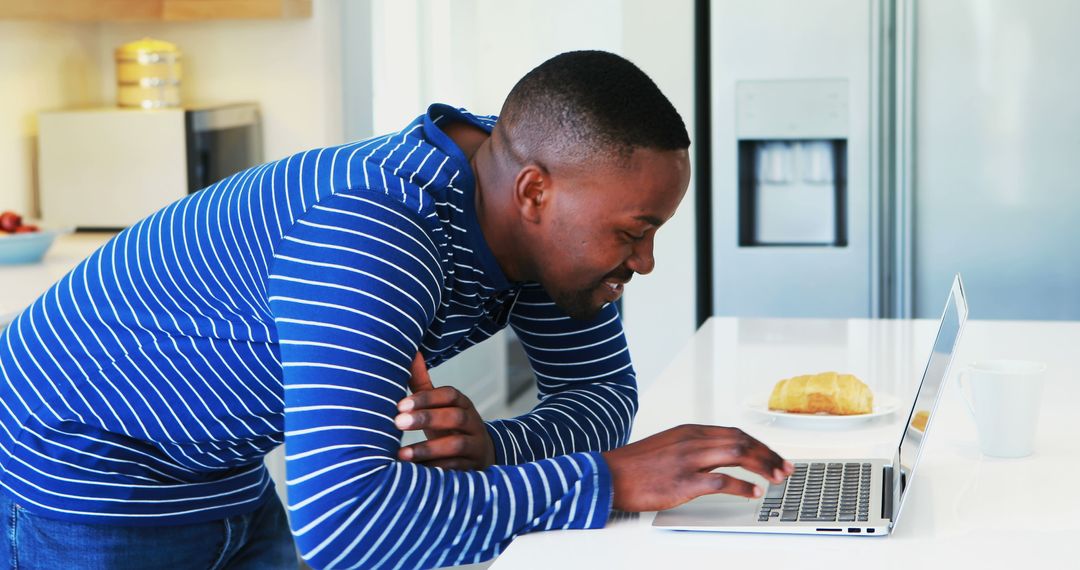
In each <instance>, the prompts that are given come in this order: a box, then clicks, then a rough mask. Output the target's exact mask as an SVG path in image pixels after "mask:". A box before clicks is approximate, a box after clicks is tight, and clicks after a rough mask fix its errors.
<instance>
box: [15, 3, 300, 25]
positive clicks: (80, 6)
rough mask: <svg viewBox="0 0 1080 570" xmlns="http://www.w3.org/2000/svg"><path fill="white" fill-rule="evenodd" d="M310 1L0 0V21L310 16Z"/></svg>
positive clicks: (256, 18)
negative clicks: (42, 0)
mask: <svg viewBox="0 0 1080 570" xmlns="http://www.w3.org/2000/svg"><path fill="white" fill-rule="evenodd" d="M311 2H312V0H49V1H48V2H36V1H27V0H0V20H52V21H66V22H136V21H159V22H184V21H200V20H270V19H289V18H310V17H311Z"/></svg>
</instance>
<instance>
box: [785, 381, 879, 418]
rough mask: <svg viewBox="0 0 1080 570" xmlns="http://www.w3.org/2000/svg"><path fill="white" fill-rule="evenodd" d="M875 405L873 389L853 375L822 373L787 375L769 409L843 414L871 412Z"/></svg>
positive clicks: (804, 412) (802, 412) (801, 412)
mask: <svg viewBox="0 0 1080 570" xmlns="http://www.w3.org/2000/svg"><path fill="white" fill-rule="evenodd" d="M873 407H874V394H873V393H872V392H871V391H870V388H869V387H868V386H867V385H866V384H863V383H862V381H860V380H859V379H858V378H856V377H855V376H852V375H851V374H837V373H836V372H822V373H821V374H807V375H805V376H796V377H794V378H787V379H785V380H781V381H779V382H777V383H776V386H775V387H774V388H773V391H772V395H771V396H769V409H770V410H779V411H784V412H795V413H800V414H817V413H822V412H824V413H826V414H833V415H839V416H850V415H857V414H869V413H870V412H871V410H872V409H873Z"/></svg>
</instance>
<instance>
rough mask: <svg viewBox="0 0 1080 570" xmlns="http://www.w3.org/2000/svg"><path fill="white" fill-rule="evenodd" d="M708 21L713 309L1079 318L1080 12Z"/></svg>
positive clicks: (889, 5) (1047, 0) (800, 15)
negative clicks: (956, 282)
mask: <svg viewBox="0 0 1080 570" xmlns="http://www.w3.org/2000/svg"><path fill="white" fill-rule="evenodd" d="M708 12H709V14H708V41H709V47H708V60H709V61H708V66H707V69H708V75H709V80H708V102H709V111H710V113H711V120H710V124H711V128H710V132H709V134H710V138H711V160H710V170H711V192H710V196H709V199H710V200H711V204H710V205H709V207H708V212H709V214H710V217H711V220H710V222H711V230H710V232H709V235H708V238H707V239H709V244H708V245H709V246H710V247H711V255H709V261H710V264H709V265H710V267H709V269H710V275H711V279H712V283H711V297H710V299H709V300H710V301H711V312H712V313H713V314H717V315H737V316H796V317H909V316H914V317H933V318H936V317H937V316H938V312H939V311H940V305H941V299H942V298H944V295H945V293H946V292H947V291H948V288H949V283H950V282H951V280H952V276H953V275H954V274H955V273H957V272H960V273H963V275H964V279H965V283H966V285H967V289H968V294H969V300H970V303H971V307H972V309H971V310H972V316H973V317H974V318H983V319H1078V318H1080V255H1077V254H1076V253H1074V249H1075V248H1076V247H1077V244H1080V223H1077V221H1076V219H1077V218H1078V217H1080V73H1078V72H1077V70H1078V69H1080V68H1078V64H1077V61H1078V59H1080V35H1078V34H1076V33H1075V26H1076V23H1077V22H1080V2H1075V1H1071V0H1027V1H1019V0H923V1H916V0H807V1H798V2H795V1H790V0H716V1H713V2H710V3H709V4H708Z"/></svg>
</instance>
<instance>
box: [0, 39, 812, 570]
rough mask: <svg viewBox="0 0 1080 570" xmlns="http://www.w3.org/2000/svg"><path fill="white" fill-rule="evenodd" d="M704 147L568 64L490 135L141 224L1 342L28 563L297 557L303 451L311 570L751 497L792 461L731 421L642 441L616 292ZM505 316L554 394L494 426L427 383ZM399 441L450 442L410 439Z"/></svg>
mask: <svg viewBox="0 0 1080 570" xmlns="http://www.w3.org/2000/svg"><path fill="white" fill-rule="evenodd" d="M688 146H689V138H688V136H687V134H686V129H685V127H684V126H683V123H682V120H681V119H680V118H679V116H678V114H677V113H676V111H675V110H674V108H673V107H672V106H671V104H670V103H669V102H668V101H667V99H666V98H665V97H664V96H663V95H662V94H661V93H660V91H659V90H658V89H657V88H656V86H655V84H653V83H652V81H651V80H650V79H649V78H648V77H647V76H645V74H644V73H642V72H641V71H640V70H639V69H637V68H636V67H635V66H634V65H633V64H631V63H630V62H628V61H626V60H624V59H622V58H620V57H618V56H615V55H612V54H607V53H603V52H574V53H568V54H563V55H560V56H557V57H555V58H553V59H551V60H549V61H547V62H545V63H544V64H542V65H540V66H539V67H538V68H536V69H534V70H533V71H532V72H530V73H529V74H528V75H526V76H525V77H524V78H523V79H522V80H521V81H520V82H519V83H518V84H517V85H516V86H515V87H514V89H513V91H512V92H511V93H510V95H509V96H508V98H507V100H506V102H505V104H504V106H503V109H502V113H501V117H500V119H499V120H498V121H496V119H495V118H494V117H479V116H474V115H471V114H469V113H467V112H465V111H463V110H456V109H453V108H451V107H447V106H444V105H433V106H432V107H431V108H430V109H429V110H428V112H427V114H425V115H423V116H421V117H420V118H418V119H417V120H416V121H414V122H413V123H412V124H410V125H409V126H407V127H406V128H405V129H403V130H402V131H400V132H398V133H394V134H392V135H388V136H384V137H378V138H375V139H371V140H369V141H364V142H359V143H352V144H347V145H342V146H340V147H334V148H327V149H321V150H314V151H309V152H304V153H301V154H298V155H296V156H292V157H289V158H286V159H283V160H280V161H277V162H273V163H269V164H266V165H263V166H260V167H257V168H253V169H251V170H248V171H246V172H242V173H239V174H237V175H235V176H232V177H230V178H227V179H225V180H223V181H221V182H219V183H217V184H215V185H213V186H211V187H209V188H207V189H205V190H203V191H201V192H198V193H196V194H194V195H192V196H190V197H188V198H186V199H183V200H180V201H179V202H176V203H174V204H172V205H171V206H169V207H167V208H165V209H163V210H161V211H159V212H157V213H156V214H154V215H153V216H151V217H149V218H147V219H146V220H144V221H142V222H140V223H138V224H136V225H135V226H133V227H131V228H129V229H128V230H126V231H124V232H122V233H121V234H120V235H118V236H117V237H116V238H115V239H113V240H112V241H110V242H109V243H108V244H107V245H106V246H104V247H103V248H102V249H101V250H99V251H98V252H96V253H95V254H94V255H92V256H91V257H90V258H89V259H87V260H86V261H84V262H83V263H82V264H80V265H79V266H78V267H77V268H76V269H75V270H74V271H72V273H71V274H69V275H68V276H67V277H65V278H64V279H63V280H61V281H60V282H59V283H57V284H56V285H55V286H54V287H53V288H51V289H50V290H49V291H48V292H46V293H45V294H44V295H43V296H42V297H41V298H40V299H38V300H37V301H36V302H35V303H34V304H33V305H32V306H31V307H30V308H28V309H27V310H26V311H25V312H24V313H23V314H21V315H20V316H19V317H18V318H17V319H16V320H15V321H14V322H13V323H12V324H11V325H10V326H9V327H8V329H7V330H5V331H4V333H3V336H2V337H0V378H2V379H3V382H2V383H0V402H2V405H3V410H0V425H2V426H3V430H0V444H2V448H0V463H2V467H3V472H2V474H0V487H2V490H3V497H4V499H3V501H2V503H0V508H2V509H3V510H4V512H3V520H4V523H3V524H4V525H6V527H7V529H6V530H7V531H8V532H5V533H4V536H5V538H4V540H9V541H10V548H11V550H10V552H11V553H12V559H13V560H16V559H17V560H18V562H19V564H20V567H53V568H60V567H62V568H83V567H95V568H97V567H100V568H136V567H138V568H145V567H192V568H204V567H213V568H218V567H229V568H241V567H252V568H272V567H281V568H285V567H289V566H290V565H292V566H293V567H295V564H296V560H295V555H294V554H293V546H292V542H291V541H290V540H289V539H288V538H289V528H288V527H287V526H286V523H285V518H284V513H283V511H282V508H281V505H280V504H279V503H278V501H277V499H276V496H275V493H274V492H273V489H272V483H271V481H270V479H269V477H268V475H267V472H266V469H265V467H264V466H263V464H262V458H263V456H264V455H265V454H266V453H267V452H268V451H270V450H271V449H273V448H274V447H276V446H277V445H279V444H281V443H283V442H284V443H285V452H286V470H287V482H286V483H287V485H288V496H289V507H288V508H289V511H290V517H289V518H290V519H291V526H292V529H291V531H292V535H293V536H294V537H295V540H296V544H297V546H298V547H299V550H300V553H301V554H302V555H303V557H304V558H305V559H306V560H307V561H308V563H309V564H311V565H312V566H313V567H316V568H370V567H401V568H413V567H417V568H419V567H433V566H443V565H450V564H458V563H462V562H471V561H480V560H484V559H488V558H491V557H492V556H494V555H496V554H497V553H498V552H499V551H500V550H501V549H502V548H504V547H505V546H506V545H507V544H508V543H509V542H510V541H511V540H512V539H513V538H514V537H515V536H517V535H519V534H522V533H526V532H532V531H538V530H549V529H558V528H595V527H601V526H603V525H604V522H605V520H606V518H607V516H608V513H609V511H610V510H611V509H612V508H619V509H624V510H654V509H661V508H667V507H671V506H674V505H677V504H679V503H682V502H685V501H687V500H689V499H691V498H693V497H696V496H699V495H702V494H705V493H713V492H727V493H735V494H741V495H746V496H756V495H759V494H760V493H761V490H760V489H759V488H755V487H754V486H752V485H750V484H748V483H746V482H742V481H737V480H734V479H731V478H729V477H726V476H724V475H719V474H712V473H709V472H710V471H711V470H712V469H714V468H715V467H718V466H721V465H741V466H744V467H746V468H748V469H750V470H752V471H755V472H758V473H760V474H762V475H764V476H766V477H767V478H769V479H770V480H773V481H779V480H781V479H782V478H783V477H785V476H786V475H787V474H788V473H790V470H791V466H790V464H787V463H786V462H784V461H783V460H782V459H781V458H780V457H778V456H777V455H776V454H775V453H773V452H772V451H770V450H769V449H767V448H766V447H764V446H763V445H761V444H760V443H758V442H756V441H754V440H753V439H751V438H749V437H748V436H746V435H745V434H743V433H742V432H739V431H737V430H731V429H727V428H716V427H704V426H684V427H680V428H675V429H673V430H670V431H667V432H663V433H661V434H658V435H656V436H653V437H651V438H648V439H645V440H643V441H641V442H638V443H635V444H633V445H629V446H625V444H626V440H627V437H628V434H629V431H630V424H631V421H632V419H633V416H634V413H635V411H636V407H637V399H636V389H635V382H634V373H633V369H632V367H631V363H630V357H629V355H628V354H627V348H626V342H625V340H624V337H623V332H622V326H621V324H620V321H619V317H618V314H617V311H616V308H615V305H613V304H612V303H613V302H614V301H615V300H617V299H618V298H619V296H620V295H621V293H622V290H623V287H624V286H625V285H626V283H627V282H628V281H630V279H631V277H632V276H633V275H634V274H635V273H641V274H646V273H649V272H650V271H652V269H653V264H654V260H653V254H652V249H653V238H654V235H655V233H656V231H657V229H658V228H659V227H660V226H661V225H662V224H663V223H664V222H665V221H666V220H668V219H669V218H670V217H671V216H672V215H673V214H674V212H675V209H676V207H677V205H678V204H679V202H680V201H681V200H682V197H683V195H684V194H685V192H686V188H687V185H688V180H689V176H690V168H689V159H688V155H687V150H686V149H687V147H688ZM507 324H510V325H511V326H513V327H514V329H515V330H516V331H517V333H518V335H519V336H520V337H521V339H522V343H523V344H524V346H525V347H526V349H527V351H528V353H529V357H530V361H531V363H532V366H533V369H534V371H535V373H536V377H537V380H538V384H539V389H540V397H541V399H540V403H539V404H538V405H537V407H536V408H535V409H534V410H533V411H532V412H531V413H529V414H526V415H524V416H522V417H519V418H515V419H511V420H503V421H493V422H488V423H484V422H483V421H482V420H481V419H480V418H479V416H478V415H477V414H476V411H475V410H474V409H473V407H472V404H471V403H470V402H469V401H468V399H467V398H465V397H464V396H463V395H462V394H460V393H459V392H457V391H456V390H454V389H452V388H449V387H443V388H433V387H431V386H430V381H429V380H427V376H426V367H427V366H435V365H438V364H439V363H441V362H443V361H444V360H446V359H447V358H450V357H452V356H453V355H455V354H457V353H459V352H460V351H462V350H464V349H466V348H468V347H469V346H472V345H473V344H476V343H478V342H481V341H482V340H484V339H486V338H488V337H489V336H491V335H492V334H494V333H495V332H496V331H498V330H499V329H501V328H502V327H504V326H506V325H507ZM409 385H411V386H412V388H413V390H414V393H413V394H412V395H411V396H410V395H408V391H407V386H409ZM401 430H424V431H425V432H426V433H427V435H428V437H429V439H428V440H427V441H426V442H423V443H419V444H416V445H412V446H408V447H404V448H402V447H401V446H400V441H401V435H402V432H401ZM620 446H624V447H620Z"/></svg>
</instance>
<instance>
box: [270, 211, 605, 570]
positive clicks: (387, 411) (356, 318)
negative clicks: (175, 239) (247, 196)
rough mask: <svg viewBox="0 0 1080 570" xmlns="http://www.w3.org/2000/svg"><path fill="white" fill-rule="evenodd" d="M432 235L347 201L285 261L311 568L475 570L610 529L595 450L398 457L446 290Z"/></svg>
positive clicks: (313, 219) (297, 514) (292, 464)
mask: <svg viewBox="0 0 1080 570" xmlns="http://www.w3.org/2000/svg"><path fill="white" fill-rule="evenodd" d="M421 224H422V221H421V220H420V219H419V218H418V216H415V215H414V214H412V213H410V212H407V211H406V210H405V209H404V207H403V206H402V205H400V204H399V203H395V202H393V201H392V200H389V199H384V198H383V197H382V196H381V195H377V194H371V195H368V193H366V192H365V193H345V194H341V193H339V194H337V195H335V196H333V197H330V198H327V199H326V200H324V201H323V202H322V203H320V204H317V205H315V206H313V207H312V209H310V210H309V211H308V212H307V213H306V214H304V216H303V217H301V218H300V219H299V220H297V222H296V223H295V224H294V226H293V227H292V228H291V229H290V230H289V231H288V232H287V234H286V236H285V237H284V238H283V240H282V241H281V243H280V244H279V247H278V248H277V250H276V252H275V256H274V257H275V260H274V264H273V267H272V270H271V272H270V276H269V282H268V294H269V299H268V301H269V306H270V310H271V312H272V314H273V316H274V322H275V324H276V330H277V336H278V341H279V348H280V356H281V363H282V368H283V372H284V392H285V393H284V397H285V453H286V455H285V460H286V473H287V481H286V484H287V486H288V498H289V501H288V502H289V507H288V508H289V511H290V524H291V526H292V530H293V534H294V536H295V537H296V542H297V545H298V547H299V549H300V552H301V555H302V556H303V558H304V560H306V561H307V562H308V564H310V565H311V566H312V567H314V568H381V567H409V568H429V567H436V566H443V565H450V564H461V563H469V562H478V561H482V560H486V559H488V558H491V557H493V556H495V555H496V554H498V553H499V552H500V551H501V550H502V549H503V548H504V547H505V546H506V545H507V544H509V542H510V541H511V540H512V539H513V537H515V536H517V535H520V534H522V533H526V532H530V531H533V530H539V529H551V528H595V527H601V526H603V525H604V523H605V521H606V518H607V515H608V512H609V510H610V504H611V479H610V474H609V472H608V470H607V466H606V464H605V463H604V461H603V459H602V458H601V457H600V456H599V455H598V454H596V453H579V454H573V455H567V456H563V457H558V458H552V459H547V460H543V461H538V462H534V463H528V464H522V465H516V466H495V467H491V468H489V469H486V470H484V471H446V470H442V469H438V468H428V467H423V466H419V465H415V464H413V463H408V462H401V461H397V460H396V456H397V450H398V448H399V447H400V444H401V443H400V442H401V435H402V433H401V432H400V431H399V430H398V429H397V428H396V427H395V426H394V423H393V417H394V416H395V415H396V414H397V403H398V401H400V400H401V398H403V397H404V396H405V395H406V386H407V384H408V376H409V364H410V362H411V361H412V356H413V355H414V354H415V353H416V348H417V346H418V344H419V342H420V339H421V338H422V334H423V331H424V330H425V329H426V327H427V325H428V323H430V322H431V320H432V319H433V318H434V315H435V310H436V307H437V306H438V305H439V302H440V291H441V283H442V282H443V280H442V276H441V273H440V271H441V270H440V265H439V262H438V255H439V253H438V249H437V248H436V246H435V245H434V244H433V243H432V241H431V240H430V239H429V237H428V232H426V231H425V230H424V229H423V226H422V225H421Z"/></svg>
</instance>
